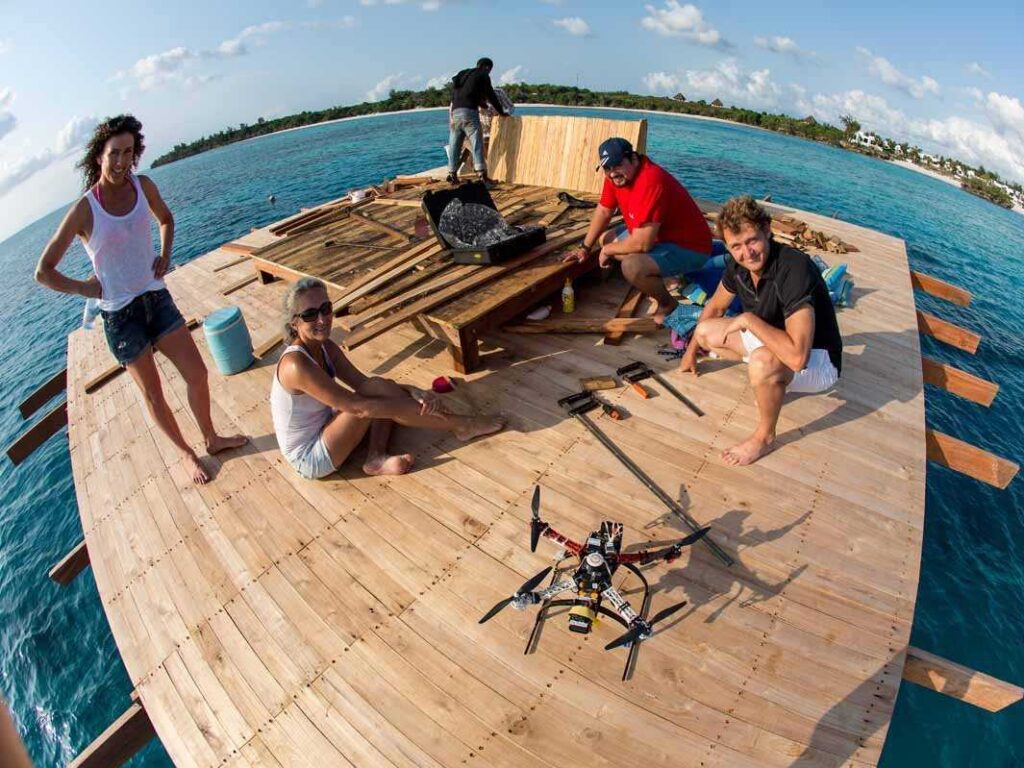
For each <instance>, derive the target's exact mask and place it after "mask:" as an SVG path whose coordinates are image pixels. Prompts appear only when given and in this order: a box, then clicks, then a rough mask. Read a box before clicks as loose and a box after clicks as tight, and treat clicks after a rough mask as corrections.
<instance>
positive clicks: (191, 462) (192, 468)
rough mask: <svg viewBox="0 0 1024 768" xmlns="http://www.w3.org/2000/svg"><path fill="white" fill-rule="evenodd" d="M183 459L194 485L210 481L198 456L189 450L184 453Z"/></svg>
mask: <svg viewBox="0 0 1024 768" xmlns="http://www.w3.org/2000/svg"><path fill="white" fill-rule="evenodd" d="M184 461H185V470H186V471H187V472H188V474H189V476H190V477H191V478H192V482H193V483H195V484H196V485H205V484H206V483H208V482H210V475H209V473H208V472H207V471H206V467H204V466H203V463H202V462H201V461H199V458H198V457H197V456H196V455H195V454H194V453H192V452H191V451H189V452H188V453H186V454H185V458H184Z"/></svg>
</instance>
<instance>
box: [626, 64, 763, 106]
mask: <svg viewBox="0 0 1024 768" xmlns="http://www.w3.org/2000/svg"><path fill="white" fill-rule="evenodd" d="M643 83H644V87H645V88H646V89H647V90H648V91H650V92H651V93H664V94H675V93H677V92H679V91H684V92H686V93H687V97H688V98H691V99H692V98H694V97H703V98H707V99H716V98H720V99H722V101H724V102H726V103H735V104H739V105H741V106H745V107H763V106H768V105H771V104H775V103H777V101H778V98H779V95H780V94H781V93H782V89H781V88H779V86H778V85H776V84H775V82H774V81H773V80H772V78H771V71H770V70H768V69H759V70H755V71H753V72H746V71H744V70H743V69H741V68H740V66H739V64H738V63H737V62H736V60H735V59H726V60H725V61H722V62H719V63H718V64H716V65H715V66H714V67H712V68H711V69H689V70H686V71H685V72H683V73H681V74H679V75H676V74H672V73H669V72H649V73H647V74H646V75H644V77H643Z"/></svg>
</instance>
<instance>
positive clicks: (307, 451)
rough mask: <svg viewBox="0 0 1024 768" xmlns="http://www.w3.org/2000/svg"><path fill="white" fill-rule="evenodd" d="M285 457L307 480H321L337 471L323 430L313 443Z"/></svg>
mask: <svg viewBox="0 0 1024 768" xmlns="http://www.w3.org/2000/svg"><path fill="white" fill-rule="evenodd" d="M285 458H287V459H288V463H289V464H291V465H292V467H294V468H295V471H296V472H298V473H299V474H300V475H302V476H303V477H304V478H306V479H307V480H319V479H320V478H321V477H327V475H329V474H331V473H332V472H334V471H335V466H334V462H333V461H331V453H330V451H328V450H327V444H326V443H325V442H324V436H323V432H321V433H320V435H318V436H317V438H316V440H314V441H313V442H312V443H308V444H307V445H305V446H303V447H302V448H300V449H299V450H297V451H295V454H294V455H293V456H291V457H285Z"/></svg>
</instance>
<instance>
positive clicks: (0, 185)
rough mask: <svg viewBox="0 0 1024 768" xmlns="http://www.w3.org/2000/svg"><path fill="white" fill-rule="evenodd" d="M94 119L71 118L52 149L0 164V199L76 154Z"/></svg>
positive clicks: (87, 136)
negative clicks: (60, 161)
mask: <svg viewBox="0 0 1024 768" xmlns="http://www.w3.org/2000/svg"><path fill="white" fill-rule="evenodd" d="M96 123H97V120H96V118H94V117H73V118H71V120H69V121H68V122H67V124H66V125H65V126H64V127H63V128H61V129H60V131H58V132H57V136H56V138H55V139H54V143H53V146H52V147H47V148H46V149H44V150H42V151H41V152H37V153H36V154H34V155H28V156H25V157H22V158H21V159H19V160H17V161H16V162H13V163H4V162H0V197H3V196H4V195H6V194H7V193H8V192H10V191H11V190H12V189H14V188H15V187H17V186H18V185H19V184H21V183H22V182H24V181H26V180H28V179H30V178H31V177H32V176H34V175H35V174H37V173H39V172H40V171H42V170H45V169H46V168H48V167H50V166H51V165H53V164H54V163H56V162H58V161H59V160H62V159H64V158H65V157H67V156H68V155H70V154H72V153H73V152H77V151H78V150H79V149H81V148H82V147H83V146H84V145H85V142H86V140H87V139H88V138H89V136H90V135H91V134H92V130H93V128H95V127H96Z"/></svg>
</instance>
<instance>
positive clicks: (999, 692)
mask: <svg viewBox="0 0 1024 768" xmlns="http://www.w3.org/2000/svg"><path fill="white" fill-rule="evenodd" d="M903 679H904V680H906V681H908V682H911V683H914V684H915V685H920V686H921V687H923V688H928V689H929V690H932V691H938V692H939V693H942V694H945V695H946V696H952V697H953V698H954V699H959V700H960V701H963V702H966V703H968V704H973V705H974V706H975V707H981V708H982V709H986V710H988V711H989V712H999V711H1000V710H1002V709H1006V708H1007V707H1008V706H1010V705H1011V704H1016V703H1017V702H1018V701H1020V700H1021V699H1022V698H1024V688H1021V687H1020V686H1018V685H1013V684H1011V683H1006V682H1003V681H1002V680H997V679H996V678H994V677H991V676H990V675H986V674H984V673H983V672H977V671H976V670H973V669H970V668H968V667H965V666H963V665H961V664H957V663H955V662H952V661H949V660H948V659H944V658H942V657H941V656H936V655H935V654H934V653H928V652H927V651H922V650H921V649H920V648H915V647H914V646H910V647H909V648H907V658H906V661H905V662H904V663H903Z"/></svg>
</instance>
